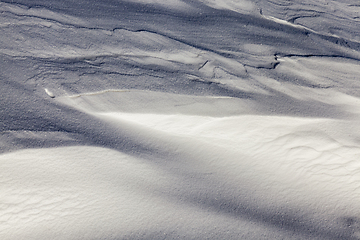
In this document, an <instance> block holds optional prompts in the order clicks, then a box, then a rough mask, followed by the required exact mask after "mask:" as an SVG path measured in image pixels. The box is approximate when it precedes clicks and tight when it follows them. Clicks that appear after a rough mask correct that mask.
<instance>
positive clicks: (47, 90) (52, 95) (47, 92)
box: [44, 88, 55, 98]
mask: <svg viewBox="0 0 360 240" xmlns="http://www.w3.org/2000/svg"><path fill="white" fill-rule="evenodd" d="M44 90H45V92H46V94H47V95H49V97H51V98H54V97H55V95H54V94H53V93H52V92H51V91H50V90H49V89H47V88H45V89H44Z"/></svg>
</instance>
